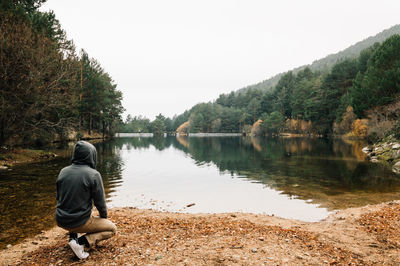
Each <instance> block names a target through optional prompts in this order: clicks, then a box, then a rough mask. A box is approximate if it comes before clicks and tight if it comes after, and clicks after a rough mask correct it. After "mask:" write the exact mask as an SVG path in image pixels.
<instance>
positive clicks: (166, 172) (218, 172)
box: [0, 137, 400, 248]
mask: <svg viewBox="0 0 400 266" xmlns="http://www.w3.org/2000/svg"><path fill="white" fill-rule="evenodd" d="M365 145H366V144H365V143H363V142H360V141H342V140H326V139H303V138H294V139H293V138H292V139H289V138H270V139H267V138H251V137H190V138H185V137H178V138H177V137H166V138H164V137H162V138H155V137H153V138H152V137H142V138H117V139H114V140H111V141H107V142H102V143H98V144H96V147H97V150H98V160H99V162H98V168H97V169H98V170H99V171H100V173H101V174H102V177H103V180H104V185H105V190H106V197H107V201H108V206H109V207H122V206H132V207H137V208H146V209H147V208H151V209H155V210H159V211H170V212H186V213H221V212H251V213H261V214H269V215H275V216H279V217H283V218H290V219H298V220H303V221H319V220H322V219H324V218H326V217H327V216H328V215H329V214H330V213H332V212H334V211H335V210H339V209H344V208H348V207H356V206H363V205H366V204H376V203H380V202H383V201H389V200H395V199H399V198H400V176H396V175H395V174H393V173H392V172H391V169H390V168H389V167H386V166H383V165H380V164H373V163H370V162H369V161H368V160H367V158H366V156H365V155H364V153H363V152H362V151H361V149H362V148H363V147H364V146H365ZM71 147H72V146H71V145H70V146H67V147H62V149H63V150H62V151H61V152H62V153H63V154H67V157H61V158H60V157H59V158H57V159H55V160H53V161H50V162H42V163H35V164H26V165H21V166H17V167H14V168H12V169H11V170H3V171H0V211H1V215H2V216H1V222H0V248H4V247H5V246H6V245H7V244H10V243H11V244H13V243H16V242H18V241H20V240H21V239H23V238H25V237H28V236H32V235H35V234H37V233H40V231H41V230H46V229H48V228H50V227H52V226H54V225H55V223H54V208H55V205H56V201H55V181H56V178H57V175H58V172H59V171H60V169H61V168H63V167H65V166H67V165H69V164H70V155H71V153H72V151H71ZM58 152H60V151H59V150H58Z"/></svg>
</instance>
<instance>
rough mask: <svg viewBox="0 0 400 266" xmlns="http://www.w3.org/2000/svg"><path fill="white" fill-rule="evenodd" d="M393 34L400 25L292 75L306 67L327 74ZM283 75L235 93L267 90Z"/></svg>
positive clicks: (398, 29)
mask: <svg viewBox="0 0 400 266" xmlns="http://www.w3.org/2000/svg"><path fill="white" fill-rule="evenodd" d="M394 34H400V25H395V26H393V27H391V28H389V29H386V30H384V31H382V32H380V33H378V34H376V35H375V36H371V37H368V38H367V39H365V40H362V41H360V42H357V43H356V44H354V45H352V46H350V47H349V48H347V49H344V50H343V51H340V52H338V53H336V54H330V55H328V56H326V57H324V58H322V59H319V60H316V61H314V62H313V63H312V64H310V65H305V66H300V67H297V68H295V69H293V70H291V71H292V73H293V74H297V73H298V72H299V71H301V70H303V69H305V68H306V67H309V68H310V69H311V70H312V71H313V72H316V71H320V72H327V71H329V70H330V69H331V68H332V67H333V65H335V64H336V63H338V62H340V61H342V60H344V59H346V58H347V59H353V58H357V57H358V56H359V55H360V52H361V51H362V50H364V49H366V48H368V47H370V46H372V45H373V44H374V43H376V42H378V43H382V42H383V41H384V40H386V39H387V38H389V37H390V36H392V35H394ZM286 73H287V72H286ZM284 74H285V73H279V74H277V75H275V76H273V77H271V78H269V79H266V80H264V81H261V82H259V83H257V84H254V85H250V86H247V87H245V88H242V89H239V90H238V91H237V93H242V92H246V91H247V90H249V89H256V90H269V89H271V88H272V87H274V86H275V85H276V84H278V81H279V79H280V78H281V77H282V76H283V75H284Z"/></svg>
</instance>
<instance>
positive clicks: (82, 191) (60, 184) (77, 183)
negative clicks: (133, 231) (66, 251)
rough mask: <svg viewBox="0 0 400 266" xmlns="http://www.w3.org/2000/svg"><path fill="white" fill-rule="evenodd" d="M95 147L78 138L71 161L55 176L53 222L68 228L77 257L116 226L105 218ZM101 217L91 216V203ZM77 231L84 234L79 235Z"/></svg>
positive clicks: (108, 236)
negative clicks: (55, 191)
mask: <svg viewBox="0 0 400 266" xmlns="http://www.w3.org/2000/svg"><path fill="white" fill-rule="evenodd" d="M96 162H97V152H96V148H95V147H94V146H93V145H92V144H90V143H88V142H86V141H78V142H77V143H76V144H75V147H74V152H73V155H72V164H71V165H70V166H67V167H65V168H63V169H62V170H61V171H60V173H59V175H58V178H57V208H56V221H57V224H58V226H60V227H62V228H64V229H65V230H68V231H69V237H70V238H69V246H70V247H71V249H72V251H73V252H74V253H75V255H76V256H77V257H78V258H79V259H86V258H87V257H88V256H89V253H87V252H85V250H84V247H88V248H89V247H90V246H92V245H95V244H96V243H97V242H98V241H101V240H104V239H107V238H110V237H112V236H114V235H115V233H116V231H117V227H116V226H115V224H114V223H113V222H111V221H110V220H107V206H106V201H105V196H104V187H103V181H102V179H101V175H100V173H99V172H98V171H96V170H95V168H96ZM93 203H94V205H95V206H96V208H97V210H98V211H99V214H100V217H93V216H92V205H93ZM78 233H86V234H85V235H82V236H81V237H79V238H78Z"/></svg>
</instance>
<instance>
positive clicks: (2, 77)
mask: <svg viewBox="0 0 400 266" xmlns="http://www.w3.org/2000/svg"><path fill="white" fill-rule="evenodd" d="M45 1H46V0H2V1H1V2H0V144H5V143H6V144H21V143H33V142H37V143H43V142H48V141H51V140H54V139H56V138H57V139H63V138H67V137H68V135H71V134H75V135H76V137H78V138H79V137H81V136H82V135H84V134H87V133H88V134H92V133H93V132H97V133H103V134H109V133H110V132H112V131H113V130H114V128H115V125H116V124H117V122H118V121H119V120H120V115H121V113H122V111H123V107H122V105H121V100H122V94H121V92H120V91H119V90H117V89H116V84H115V83H114V81H113V80H112V78H111V77H110V76H109V74H108V73H106V72H105V71H104V69H102V67H101V66H100V64H99V63H98V62H97V61H96V60H94V59H92V58H89V56H88V54H87V53H86V52H85V51H83V50H82V51H81V52H80V54H79V55H77V53H76V51H75V47H74V45H73V43H72V41H70V40H68V39H67V38H66V35H65V32H64V31H63V30H62V29H61V27H60V24H59V22H58V20H57V19H56V18H55V14H54V13H53V12H40V11H39V10H38V8H39V7H40V6H41V4H43V3H44V2H45Z"/></svg>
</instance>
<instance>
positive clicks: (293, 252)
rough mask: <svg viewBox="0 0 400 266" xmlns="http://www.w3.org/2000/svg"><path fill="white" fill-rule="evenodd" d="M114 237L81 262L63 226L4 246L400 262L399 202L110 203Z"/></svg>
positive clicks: (230, 258) (17, 254)
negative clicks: (316, 211)
mask: <svg viewBox="0 0 400 266" xmlns="http://www.w3.org/2000/svg"><path fill="white" fill-rule="evenodd" d="M110 219H111V220H112V221H114V222H115V223H116V224H117V226H118V230H119V231H118V234H117V236H115V237H114V238H112V239H110V240H107V241H103V242H102V243H100V245H98V246H97V247H94V248H91V249H90V251H89V252H90V257H89V258H88V259H86V260H84V261H79V260H78V259H77V258H76V257H75V256H74V255H73V253H72V251H71V250H70V249H69V247H68V245H67V234H66V232H65V231H64V230H62V229H60V228H57V227H56V228H53V229H51V230H49V231H46V232H42V234H40V235H37V236H36V237H34V238H32V239H26V240H25V241H23V242H22V243H20V244H18V245H16V246H13V247H11V248H8V249H4V250H2V251H1V252H0V262H1V264H2V265H15V264H21V265H32V264H39V265H64V264H68V265H69V264H86V265H98V264H107V265H109V264H111V265H113V264H114V265H126V264H132V265H148V264H153V265H232V264H234V265H263V264H264V265H278V264H279V265H310V264H311V265H323V264H330V265H332V264H364V265H377V264H380V265H381V264H388V265H399V264H400V201H396V202H389V203H383V204H379V205H371V206H365V207H362V208H351V209H346V210H343V211H339V212H337V213H335V214H333V215H331V216H329V217H328V218H327V219H325V220H324V221H321V222H316V223H307V222H300V221H295V220H286V219H281V218H278V217H271V216H267V215H255V214H243V213H230V214H195V215H194V214H178V213H160V212H154V211H151V210H139V209H134V208H115V209H111V210H110Z"/></svg>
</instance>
